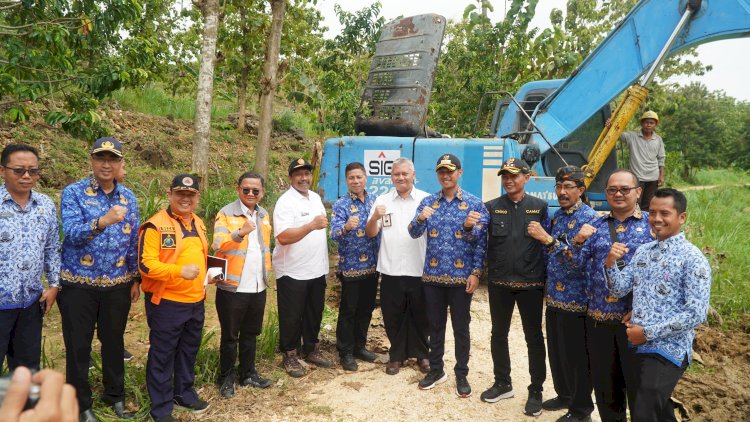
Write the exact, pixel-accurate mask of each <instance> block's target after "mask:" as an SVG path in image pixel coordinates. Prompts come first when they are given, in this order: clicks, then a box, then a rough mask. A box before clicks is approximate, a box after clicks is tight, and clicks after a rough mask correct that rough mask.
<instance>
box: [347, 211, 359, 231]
mask: <svg viewBox="0 0 750 422" xmlns="http://www.w3.org/2000/svg"><path fill="white" fill-rule="evenodd" d="M357 226H359V216H357V215H353V216H351V217H349V219H348V220H346V224H344V229H346V231H348V232H350V231H352V230H354V229H356V228H357Z"/></svg>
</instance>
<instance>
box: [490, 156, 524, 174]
mask: <svg viewBox="0 0 750 422" xmlns="http://www.w3.org/2000/svg"><path fill="white" fill-rule="evenodd" d="M503 172H507V173H510V174H518V173H523V174H529V173H531V169H530V168H529V165H528V164H526V162H525V161H523V160H521V159H520V158H508V159H507V160H506V161H505V163H504V164H503V167H502V168H501V169H500V171H498V172H497V175H498V176H499V175H501V174H503Z"/></svg>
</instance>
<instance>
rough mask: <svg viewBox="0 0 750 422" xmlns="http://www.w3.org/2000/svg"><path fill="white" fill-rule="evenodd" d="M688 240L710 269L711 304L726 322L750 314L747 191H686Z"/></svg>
mask: <svg viewBox="0 0 750 422" xmlns="http://www.w3.org/2000/svg"><path fill="white" fill-rule="evenodd" d="M686 195H687V197H688V220H687V224H686V226H685V228H684V229H685V232H686V235H687V237H688V238H689V239H690V241H692V242H693V243H694V244H695V245H696V246H698V247H699V248H700V249H701V250H702V251H703V252H704V253H705V254H706V256H707V257H708V259H709V261H710V262H711V268H712V269H713V284H712V287H711V304H712V305H713V307H714V308H715V309H716V310H717V311H718V312H719V313H720V314H721V315H722V316H723V317H724V318H725V319H729V320H734V319H737V317H739V316H741V315H743V314H747V313H750V289H748V287H749V286H748V279H747V274H750V243H748V241H747V239H748V237H750V207H748V204H750V188H748V187H746V186H727V187H721V188H715V189H706V190H695V191H687V192H686Z"/></svg>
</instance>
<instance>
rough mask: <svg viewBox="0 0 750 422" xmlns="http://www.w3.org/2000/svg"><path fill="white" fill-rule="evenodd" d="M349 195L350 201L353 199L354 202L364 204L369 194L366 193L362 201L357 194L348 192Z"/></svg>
mask: <svg viewBox="0 0 750 422" xmlns="http://www.w3.org/2000/svg"><path fill="white" fill-rule="evenodd" d="M347 195H349V199H351V200H352V201H359V202H361V203H363V204H364V203H365V201H367V192H364V195H363V197H362V198H361V199H360V197H359V196H357V194H356V193H354V192H352V191H349V192H347Z"/></svg>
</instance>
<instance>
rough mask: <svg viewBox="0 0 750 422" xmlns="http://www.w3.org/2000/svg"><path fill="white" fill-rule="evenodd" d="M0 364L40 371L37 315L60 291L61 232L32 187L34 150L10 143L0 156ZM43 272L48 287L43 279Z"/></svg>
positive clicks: (36, 155) (48, 201) (51, 207)
mask: <svg viewBox="0 0 750 422" xmlns="http://www.w3.org/2000/svg"><path fill="white" fill-rule="evenodd" d="M0 169H1V170H2V172H1V174H2V175H3V180H4V181H5V183H4V184H3V185H2V186H0V365H2V364H3V363H4V362H5V358H6V356H7V357H8V368H9V369H10V370H11V371H12V370H14V369H15V368H16V367H18V366H25V367H28V368H31V369H37V370H38V369H39V360H40V357H41V353H42V316H43V315H44V314H46V313H47V312H49V310H50V309H52V304H53V303H55V298H56V297H57V293H58V291H59V286H60V283H59V280H60V231H59V228H58V224H57V211H56V210H55V204H54V203H53V202H52V200H51V199H50V198H49V197H47V196H46V195H43V194H41V193H38V192H34V191H33V190H32V189H33V188H34V186H35V185H36V182H37V181H38V180H39V153H38V152H37V150H36V148H34V147H31V146H29V145H23V144H10V145H8V146H6V147H5V148H4V149H3V152H2V155H1V156H0ZM43 273H44V274H46V276H47V284H48V286H49V287H48V288H46V289H45V287H44V284H43V283H42V274H43Z"/></svg>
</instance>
